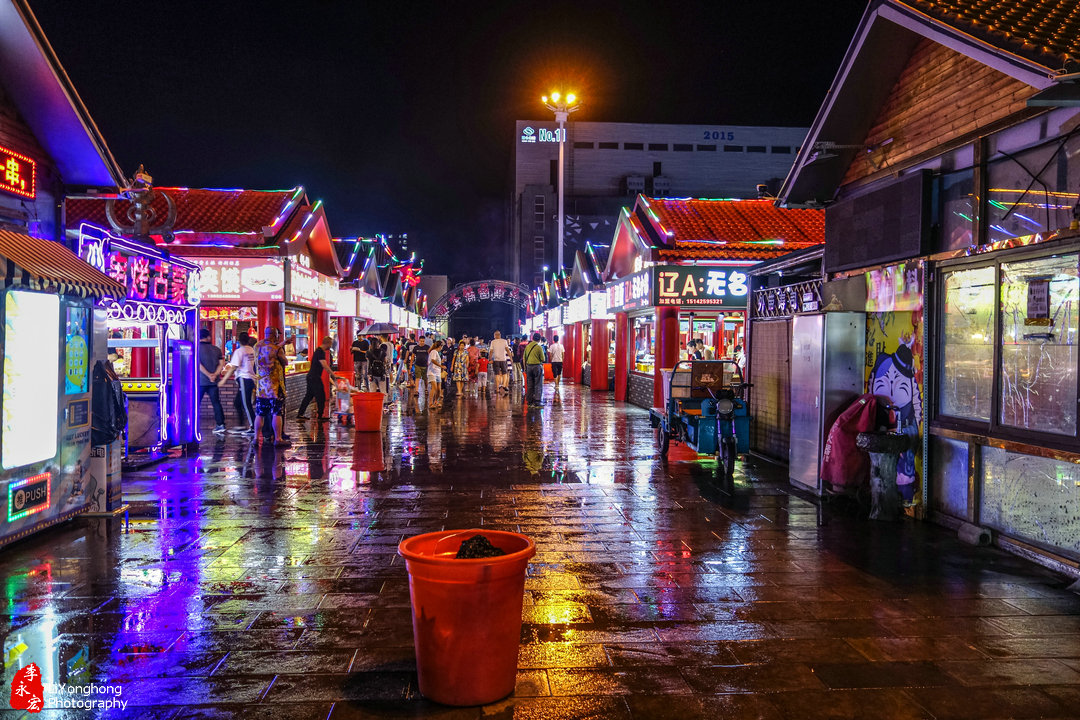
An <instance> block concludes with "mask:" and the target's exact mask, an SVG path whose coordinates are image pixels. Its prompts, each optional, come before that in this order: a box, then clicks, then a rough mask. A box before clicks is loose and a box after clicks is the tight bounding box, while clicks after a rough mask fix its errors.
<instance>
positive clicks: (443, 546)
mask: <svg viewBox="0 0 1080 720" xmlns="http://www.w3.org/2000/svg"><path fill="white" fill-rule="evenodd" d="M475 535H484V536H485V537H487V539H488V540H489V541H491V544H492V545H494V546H495V547H497V548H499V549H500V550H503V551H505V552H506V553H507V554H506V555H502V556H499V557H493V558H479V559H475V560H458V559H456V558H455V557H454V556H455V555H456V554H457V551H458V549H459V548H460V547H461V543H462V542H464V541H465V540H468V539H469V538H471V537H473V536H475ZM398 554H400V555H401V556H402V557H404V558H405V567H406V568H407V569H408V571H409V597H410V599H411V600H412V614H413V642H414V644H415V647H416V669H417V673H418V674H419V679H420V692H421V693H423V695H424V697H426V698H428V699H429V700H434V701H435V702H440V703H443V704H444V705H484V704H486V703H491V702H495V701H496V700H500V699H502V698H504V697H506V696H507V695H509V694H510V693H512V692H514V684H515V683H516V681H517V665H518V647H519V645H520V643H521V605H522V598H523V597H524V595H525V568H526V567H527V566H528V564H529V559H530V558H531V557H532V556H533V555H535V554H536V543H534V542H533V541H532V540H530V539H529V538H527V537H525V536H524V535H519V534H517V533H511V532H501V531H498V530H446V531H442V532H434V533H426V534H424V535H417V536H416V537H411V538H407V539H405V540H402V541H401V544H400V545H398Z"/></svg>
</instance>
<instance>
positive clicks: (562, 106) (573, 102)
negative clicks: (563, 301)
mask: <svg viewBox="0 0 1080 720" xmlns="http://www.w3.org/2000/svg"><path fill="white" fill-rule="evenodd" d="M541 100H543V102H544V105H545V106H546V107H547V109H548V110H550V111H551V112H553V113H555V122H557V123H559V129H558V130H557V131H556V135H557V136H558V138H557V139H558V141H559V219H558V222H557V224H556V226H557V227H558V232H559V243H558V246H559V264H558V268H559V271H560V272H561V271H562V269H563V267H564V265H563V244H564V243H565V242H566V217H565V215H564V212H563V211H564V205H563V203H564V190H563V188H564V185H563V173H564V166H565V162H566V161H565V157H566V151H565V148H566V120H567V118H568V117H570V113H572V112H575V111H576V110H578V109H579V108H581V102H580V101H579V100H578V97H577V95H575V94H574V93H567V94H566V95H565V96H564V95H563V94H562V93H560V92H558V91H556V92H553V93H551V95H545V96H544V97H542V98H541Z"/></svg>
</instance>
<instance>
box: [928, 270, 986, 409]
mask: <svg viewBox="0 0 1080 720" xmlns="http://www.w3.org/2000/svg"><path fill="white" fill-rule="evenodd" d="M994 274H995V268H993V267H982V268H976V269H973V270H956V271H953V272H950V273H946V274H945V275H944V276H943V287H944V288H945V290H944V310H943V312H942V322H941V325H942V334H943V340H942V348H941V356H942V357H941V360H942V361H941V367H940V372H941V375H940V379H941V391H940V393H939V396H940V405H939V407H938V411H939V413H940V414H942V415H948V416H951V417H958V418H967V419H971V420H984V421H987V422H989V421H990V413H991V409H990V408H991V404H992V403H991V401H992V399H993V387H994V342H995V339H994V297H995V293H994Z"/></svg>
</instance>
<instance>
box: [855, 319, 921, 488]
mask: <svg viewBox="0 0 1080 720" xmlns="http://www.w3.org/2000/svg"><path fill="white" fill-rule="evenodd" d="M921 325H922V312H921V311H917V312H891V313H874V314H873V315H872V316H871V322H869V323H867V338H866V340H867V342H866V350H867V352H866V356H867V357H866V361H867V369H868V371H869V372H868V376H867V379H866V386H867V387H866V389H867V392H871V393H873V394H874V395H877V396H878V397H879V398H884V399H887V400H888V401H889V403H890V404H891V405H893V406H895V407H896V408H898V409H897V410H895V411H894V412H895V413H896V420H897V422H898V424H899V428H900V432H902V433H904V434H906V435H910V436H911V437H912V438H915V439H916V442H915V443H914V444H913V445H914V448H915V449H912V450H908V451H907V452H905V453H904V454H903V455H901V456H900V460H899V462H898V463H897V468H896V484H897V488H898V489H899V491H900V495H901V496H902V497H903V499H904V502H905V503H909V504H910V503H913V502H915V501H916V496H917V495H918V489H919V475H920V466H921V460H922V458H921V451H920V448H921V447H922V443H921V442H918V441H917V439H918V438H920V437H921V436H922V406H923V403H922V390H923V373H922V342H921V338H922V327H921Z"/></svg>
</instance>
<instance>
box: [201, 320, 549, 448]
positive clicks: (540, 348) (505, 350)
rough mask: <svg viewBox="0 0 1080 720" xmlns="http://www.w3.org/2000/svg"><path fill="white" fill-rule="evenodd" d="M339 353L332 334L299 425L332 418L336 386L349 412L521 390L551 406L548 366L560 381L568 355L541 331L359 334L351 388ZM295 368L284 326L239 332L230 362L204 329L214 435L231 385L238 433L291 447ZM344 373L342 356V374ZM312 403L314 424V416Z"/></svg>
mask: <svg viewBox="0 0 1080 720" xmlns="http://www.w3.org/2000/svg"><path fill="white" fill-rule="evenodd" d="M333 348H334V339H333V338H332V337H329V336H327V337H324V338H323V339H322V341H321V342H320V344H319V346H318V347H317V348H315V350H314V351H313V352H312V353H311V355H310V362H309V369H308V371H307V374H306V383H305V393H304V398H303V400H301V402H300V407H299V410H298V412H297V414H296V416H295V417H296V419H297V420H310V419H314V420H315V421H316V422H327V421H329V420H330V419H331V418H330V416H329V414H328V410H329V409H330V408H329V407H328V406H329V404H330V398H329V397H328V396H327V392H326V388H327V386H328V385H329V386H330V388H331V390H332V391H334V390H336V391H337V395H338V397H339V398H342V399H343V407H346V408H347V406H348V398H349V394H350V393H351V392H381V393H383V397H384V400H383V402H384V408H385V411H386V412H389V411H390V409H391V408H392V406H393V405H394V404H395V401H407V400H409V399H411V398H420V397H423V398H424V402H425V406H426V407H427V408H430V409H438V408H440V407H442V406H443V403H444V402H445V399H446V398H447V397H449V396H451V395H452V396H453V397H454V398H457V399H458V400H460V399H461V398H464V397H467V396H480V397H486V396H488V395H491V396H495V395H500V396H501V395H506V396H508V395H510V393H511V392H513V391H517V392H519V393H521V394H522V395H523V396H524V400H525V402H526V404H527V405H529V406H532V407H538V406H539V405H540V404H541V403H542V400H543V382H544V365H545V363H549V362H550V363H551V368H552V374H553V376H554V380H555V382H556V383H558V382H559V381H560V380H561V376H562V363H563V356H564V353H565V350H564V348H563V345H562V343H560V342H559V338H558V336H555V337H554V338H553V340H552V342H551V343H548V342H547V341H546V340H545V339H544V337H543V336H542V335H540V334H539V333H534V334H533V336H532V337H531V338H530V337H526V336H520V337H515V336H511V337H508V338H504V337H502V334H501V333H500V332H498V331H496V332H495V333H494V335H493V337H492V338H491V339H490V340H487V339H483V338H480V337H477V336H463V337H461V338H460V339H458V340H455V339H453V338H447V339H440V338H435V337H433V336H430V335H427V336H425V335H424V334H423V333H420V334H419V335H417V334H416V333H411V334H409V335H408V337H402V338H399V339H396V340H392V339H391V338H389V337H388V336H384V335H373V336H368V335H363V334H358V335H357V336H356V339H355V340H354V341H353V342H352V345H351V346H350V347H349V353H350V354H351V356H352V370H353V380H352V382H349V381H348V380H347V379H344V378H341V377H339V376H337V375H335V372H334V358H333V356H332V352H333ZM287 365H288V361H287V359H286V355H285V343H284V340H283V337H282V333H281V331H280V330H278V329H277V328H267V329H266V330H265V332H264V333H263V339H262V340H257V339H256V338H254V337H250V336H249V335H248V334H247V333H244V332H241V333H239V335H238V336H237V339H236V343H235V349H234V350H233V351H232V354H231V355H230V356H229V357H228V359H226V358H225V357H224V355H223V353H222V351H221V350H220V348H218V347H217V346H216V345H214V344H213V343H212V342H211V341H210V333H209V331H208V330H203V331H201V333H200V343H199V373H200V377H199V384H200V398H199V399H200V401H201V400H202V397H203V396H209V398H210V404H211V407H212V410H213V414H214V430H213V432H214V433H216V434H224V433H225V432H226V427H225V413H224V410H223V408H222V406H221V399H220V395H219V388H221V387H224V386H225V385H226V383H228V382H230V381H231V382H233V383H234V384H235V386H236V395H235V407H236V414H237V417H238V418H239V419H240V421H241V422H242V425H240V426H239V427H237V428H235V429H234V430H233V431H232V432H236V433H239V434H243V435H247V436H249V437H251V438H252V439H253V441H255V442H258V443H262V442H263V441H270V442H272V443H274V444H275V445H278V446H282V447H284V446H288V445H289V443H290V441H289V436H288V435H286V434H285V432H284V422H285V416H286V411H285V368H286V366H287ZM343 367H345V365H344V364H343V363H342V362H341V358H339V362H338V369H339V370H340V369H341V368H343ZM512 388H513V389H514V390H512ZM312 405H314V407H315V413H316V414H315V416H314V418H311V417H309V416H308V415H307V412H308V410H309V408H310V407H311V406H312ZM339 409H341V408H339ZM344 411H345V412H347V411H348V410H347V409H346V410H344Z"/></svg>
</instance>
